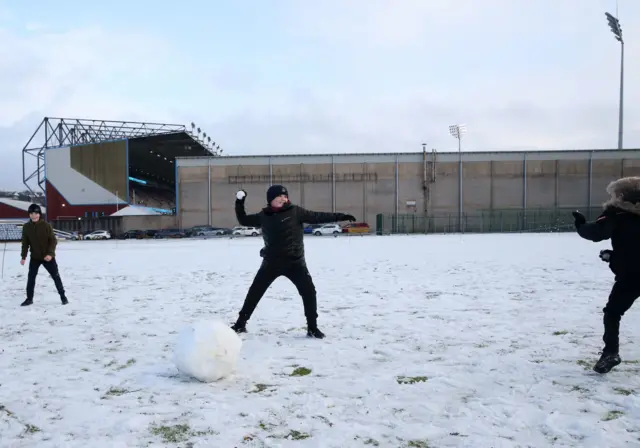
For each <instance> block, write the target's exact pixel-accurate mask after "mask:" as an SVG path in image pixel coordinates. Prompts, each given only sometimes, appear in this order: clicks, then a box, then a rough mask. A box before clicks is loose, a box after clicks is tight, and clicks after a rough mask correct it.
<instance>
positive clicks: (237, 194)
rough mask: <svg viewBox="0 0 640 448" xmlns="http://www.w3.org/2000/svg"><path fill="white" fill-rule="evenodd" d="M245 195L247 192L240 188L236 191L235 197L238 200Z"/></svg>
mask: <svg viewBox="0 0 640 448" xmlns="http://www.w3.org/2000/svg"><path fill="white" fill-rule="evenodd" d="M246 196H247V193H245V192H244V191H242V190H240V191H238V192H237V193H236V198H238V200H240V201H241V200H243V199H244V198H245V197H246Z"/></svg>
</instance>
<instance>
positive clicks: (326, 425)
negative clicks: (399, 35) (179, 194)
mask: <svg viewBox="0 0 640 448" xmlns="http://www.w3.org/2000/svg"><path fill="white" fill-rule="evenodd" d="M261 243H262V242H261V240H260V239H257V238H256V239H253V238H246V239H233V240H230V239H212V240H193V241H187V240H184V241H118V242H115V241H109V242H84V241H82V242H61V243H60V245H59V249H58V263H59V265H60V270H61V275H62V278H63V281H64V283H65V286H66V288H67V291H68V296H69V300H70V304H69V305H68V306H66V307H62V306H60V305H59V299H58V297H57V295H56V293H55V288H54V286H53V282H52V281H51V279H50V278H49V277H48V276H47V274H46V273H45V272H41V273H40V275H39V277H38V280H37V285H36V297H35V304H34V305H33V306H32V307H28V308H21V307H19V304H20V302H21V301H22V300H23V298H24V287H25V283H26V273H27V270H26V268H24V267H21V266H20V265H19V263H18V262H19V246H18V245H9V247H8V250H7V254H6V260H5V277H4V281H3V283H2V289H1V291H2V299H3V300H2V301H0V338H1V340H2V348H1V353H0V355H1V356H0V446H11V447H32V446H38V447H39V448H40V447H59V446H67V447H87V446H91V447H95V448H101V447H114V446H180V447H187V446H191V447H196V446H224V447H234V446H238V447H241V446H247V447H271V446H273V447H276V446H278V447H280V446H281V447H288V446H291V447H294V446H295V447H298V446H299V447H302V446H308V447H323V448H332V447H340V448H344V447H359V446H362V447H374V446H375V447H378V446H379V447H394V448H395V447H398V448H400V447H402V448H406V447H442V446H463V447H489V446H500V447H510V446H514V447H515V446H522V447H525V446H533V447H542V446H575V447H590V446H597V447H600V446H607V447H628V446H640V397H639V395H638V391H640V348H638V345H637V344H636V341H638V340H640V326H639V325H637V319H638V311H637V306H636V308H632V309H631V310H630V311H629V312H628V313H627V314H626V315H625V316H624V318H623V321H622V329H621V344H622V345H621V356H622V358H623V363H622V364H621V365H619V366H618V367H616V368H615V369H614V371H612V372H611V373H609V374H607V375H605V376H600V375H597V374H595V373H594V372H593V371H592V370H591V368H592V366H593V364H594V363H595V361H596V360H597V357H598V351H599V350H600V349H601V344H602V342H601V338H602V314H601V312H602V307H603V306H604V304H605V302H606V299H607V296H608V294H609V290H610V288H611V284H612V281H613V277H612V275H611V273H610V272H609V271H608V268H607V266H606V264H605V263H602V262H601V261H600V260H599V258H598V251H599V250H600V249H601V248H605V247H607V245H606V244H605V243H602V244H592V243H588V242H586V241H583V240H580V239H579V238H578V237H577V236H576V235H573V234H542V235H534V234H525V235H516V234H510V235H464V236H459V235H450V236H435V235H430V236H389V237H353V238H321V237H310V238H307V239H306V251H307V259H308V260H307V261H308V264H309V268H310V270H311V273H312V275H313V277H314V281H315V284H316V288H317V290H318V303H319V314H320V318H319V324H320V327H321V329H322V330H323V331H325V332H326V333H327V339H325V340H313V339H308V338H307V337H306V331H305V323H304V316H303V309H302V301H301V300H300V298H299V296H298V293H297V291H296V290H295V288H294V287H293V285H291V284H290V283H289V282H288V281H287V280H286V279H284V278H282V279H279V280H277V281H276V282H275V283H274V284H273V286H272V287H271V289H270V290H269V291H268V292H267V294H266V296H265V297H264V299H263V300H262V302H261V303H260V304H259V305H258V308H257V310H256V313H255V314H254V316H253V318H252V319H251V321H250V322H249V326H248V330H249V333H248V334H246V335H242V338H243V340H244V346H243V349H242V355H241V360H240V362H239V365H238V369H237V371H236V373H235V374H234V375H233V376H232V377H229V378H227V379H224V380H222V381H220V382H217V383H212V384H202V383H199V382H197V381H194V380H192V379H190V378H186V377H184V376H183V375H181V374H179V373H178V372H177V370H176V368H175V366H174V364H173V360H172V354H173V347H174V343H175V341H176V338H177V334H178V331H179V330H180V329H181V328H182V327H183V326H184V325H187V324H189V323H192V322H194V321H196V320H200V319H220V320H223V321H225V322H228V323H229V324H231V323H232V321H233V320H234V319H235V318H236V316H237V312H238V310H239V309H240V307H241V305H242V301H243V299H244V296H245V294H246V292H247V289H248V287H249V285H250V283H251V281H252V279H253V276H254V275H255V272H256V270H257V268H258V266H259V264H260V262H261V261H262V260H261V258H260V257H259V255H258V253H259V250H260V247H261Z"/></svg>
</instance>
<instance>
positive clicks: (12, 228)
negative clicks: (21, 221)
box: [0, 224, 22, 241]
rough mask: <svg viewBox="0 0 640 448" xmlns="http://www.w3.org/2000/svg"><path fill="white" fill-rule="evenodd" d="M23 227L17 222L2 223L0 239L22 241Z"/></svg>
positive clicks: (0, 225)
mask: <svg viewBox="0 0 640 448" xmlns="http://www.w3.org/2000/svg"><path fill="white" fill-rule="evenodd" d="M21 239H22V227H20V226H17V225H15V224H0V241H20V240H21Z"/></svg>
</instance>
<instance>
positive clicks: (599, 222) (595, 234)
mask: <svg viewBox="0 0 640 448" xmlns="http://www.w3.org/2000/svg"><path fill="white" fill-rule="evenodd" d="M573 217H574V218H575V226H576V230H577V232H578V235H580V236H581V237H582V238H584V239H585V240H589V241H593V242H594V243H598V242H600V241H604V240H608V239H609V238H611V234H612V233H613V226H614V220H615V214H612V213H609V212H605V213H603V214H602V215H600V216H599V217H598V219H596V220H595V221H593V222H587V220H586V219H585V217H584V215H583V214H582V213H580V212H577V211H576V212H573Z"/></svg>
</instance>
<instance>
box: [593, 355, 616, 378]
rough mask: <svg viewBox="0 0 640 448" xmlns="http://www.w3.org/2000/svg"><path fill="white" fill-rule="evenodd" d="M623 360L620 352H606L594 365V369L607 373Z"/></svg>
mask: <svg viewBox="0 0 640 448" xmlns="http://www.w3.org/2000/svg"><path fill="white" fill-rule="evenodd" d="M621 362H622V360H621V359H620V355H618V353H611V352H604V353H602V356H601V357H600V359H599V360H598V362H597V363H596V365H595V366H593V371H594V372H597V373H607V372H610V371H611V369H613V368H614V367H615V366H617V365H618V364H620V363H621Z"/></svg>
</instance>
